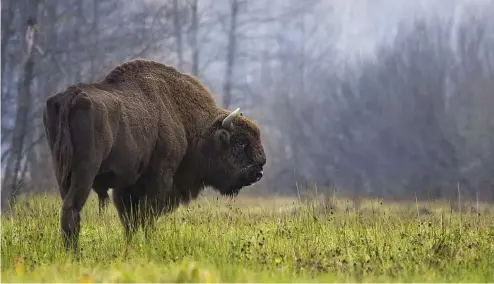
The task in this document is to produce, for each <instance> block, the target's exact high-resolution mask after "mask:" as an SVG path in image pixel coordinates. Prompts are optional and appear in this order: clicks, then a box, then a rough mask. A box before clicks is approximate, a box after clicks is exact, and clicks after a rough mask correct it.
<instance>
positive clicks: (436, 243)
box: [1, 194, 494, 282]
mask: <svg viewBox="0 0 494 284" xmlns="http://www.w3.org/2000/svg"><path fill="white" fill-rule="evenodd" d="M241 195H242V194H241ZM60 206H61V201H60V198H59V197H57V196H54V197H29V198H26V199H24V200H20V201H19V202H18V204H17V207H16V208H15V214H14V216H13V217H11V218H7V217H5V216H2V243H1V244H2V247H1V249H2V252H1V255H2V256H1V261H2V263H1V264H2V268H1V270H2V282H24V281H30V282H33V281H34V282H79V281H93V282H128V281H139V282H190V281H199V282H268V281H269V282H275V281H276V282H299V281H303V282H333V281H339V282H346V281H350V282H360V281H365V282H369V281H372V282H389V281H393V282H493V281H494V214H493V213H491V212H493V209H492V208H491V207H489V206H487V205H481V206H480V209H479V211H478V212H477V210H473V211H475V212H472V210H470V209H469V208H467V209H468V210H467V209H463V210H462V211H463V213H462V214H461V215H460V213H458V212H455V211H453V210H451V206H449V205H448V204H446V203H439V202H437V203H433V202H429V203H423V204H416V203H415V202H411V203H391V202H386V201H384V202H382V201H380V200H366V201H363V202H354V201H352V200H346V199H344V198H341V199H337V200H334V199H331V198H330V199H327V200H326V202H321V201H320V200H319V199H318V201H317V202H315V201H313V202H301V201H297V200H296V199H290V198H252V197H250V198H249V197H242V196H239V197H238V198H237V199H236V200H235V202H232V201H231V200H230V199H227V198H222V197H220V198H219V199H217V197H214V196H208V197H202V198H201V199H200V200H198V201H195V202H192V203H191V204H190V205H189V206H188V207H184V206H182V207H180V209H179V210H177V211H176V212H174V213H172V214H170V215H168V216H165V217H162V218H161V219H160V220H159V222H158V223H157V230H156V231H155V232H154V234H153V235H152V237H151V238H150V239H149V240H146V239H145V238H144V234H143V233H142V231H139V232H138V234H137V235H136V237H135V238H134V240H133V242H132V243H131V244H129V245H126V244H125V242H124V241H123V233H122V227H121V225H120V223H119V221H118V217H117V215H116V211H115V209H114V207H113V205H110V206H109V207H108V210H107V211H106V212H105V214H104V216H102V217H99V216H98V209H97V201H96V198H95V196H94V194H92V195H91V198H90V200H89V201H88V203H87V204H86V206H85V208H84V210H83V213H82V232H81V236H80V246H81V248H82V251H81V252H80V255H78V256H76V255H72V254H68V253H65V252H64V250H63V248H62V242H61V239H60V233H59V232H60V231H59V211H60Z"/></svg>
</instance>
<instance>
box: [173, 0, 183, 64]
mask: <svg viewBox="0 0 494 284" xmlns="http://www.w3.org/2000/svg"><path fill="white" fill-rule="evenodd" d="M173 24H174V27H175V41H176V44H177V57H178V68H179V69H180V70H181V71H183V64H184V62H183V56H182V24H181V22H180V8H179V6H178V0H173Z"/></svg>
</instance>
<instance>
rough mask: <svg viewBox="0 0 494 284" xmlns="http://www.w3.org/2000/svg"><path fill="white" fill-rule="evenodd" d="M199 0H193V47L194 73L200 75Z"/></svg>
mask: <svg viewBox="0 0 494 284" xmlns="http://www.w3.org/2000/svg"><path fill="white" fill-rule="evenodd" d="M197 1H198V0H192V4H191V10H192V11H191V13H192V27H191V33H192V34H191V44H190V45H191V48H192V75H194V76H199V46H198V44H197V34H198V33H199V27H198V26H199V25H198V22H199V19H198V17H199V15H198V12H197Z"/></svg>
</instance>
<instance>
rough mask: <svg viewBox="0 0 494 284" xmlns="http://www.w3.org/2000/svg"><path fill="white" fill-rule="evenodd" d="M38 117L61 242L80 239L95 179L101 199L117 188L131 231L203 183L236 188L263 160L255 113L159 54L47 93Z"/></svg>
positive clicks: (254, 176) (252, 177) (250, 179)
mask: <svg viewBox="0 0 494 284" xmlns="http://www.w3.org/2000/svg"><path fill="white" fill-rule="evenodd" d="M43 123H44V126H45V131H46V137H47V141H48V145H49V148H50V150H51V153H52V158H53V166H54V172H55V175H56V178H57V182H58V184H59V190H60V194H61V197H62V199H63V206H62V210H61V211H62V212H61V229H62V236H63V240H64V244H65V246H66V247H67V248H68V247H70V246H72V245H75V246H77V243H78V236H79V230H80V211H81V209H82V208H83V206H84V204H85V203H86V200H87V198H88V196H89V193H90V191H91V188H94V190H95V191H96V192H97V193H98V195H99V196H100V199H104V197H105V194H107V193H106V192H107V189H108V188H113V194H112V196H113V203H114V205H115V207H116V209H117V211H118V214H119V217H120V221H121V223H122V225H123V226H124V228H125V232H126V236H127V237H131V236H132V234H133V233H134V231H135V229H136V228H138V227H139V225H140V226H142V227H143V228H148V226H149V225H153V220H154V219H155V218H157V217H158V216H159V215H160V214H164V213H166V212H170V211H171V210H174V209H175V208H177V207H178V206H179V204H180V203H184V202H185V203H186V202H189V201H190V200H191V199H195V198H197V196H198V194H199V193H200V192H201V191H202V190H203V188H204V187H206V186H211V187H213V188H215V189H216V190H218V191H219V192H220V193H221V194H222V195H230V196H235V195H237V194H238V192H239V191H240V189H241V188H242V187H244V186H249V185H251V184H253V183H255V182H257V181H259V180H260V179H261V177H262V175H263V166H264V165H265V163H266V156H265V153H264V149H263V146H262V144H261V138H260V131H259V128H258V127H257V125H256V124H255V123H254V122H252V121H251V120H249V119H247V118H245V117H244V116H243V115H242V114H241V113H239V109H236V110H235V111H233V112H229V111H226V110H225V109H222V108H219V107H218V106H217V105H216V103H215V101H214V99H213V97H212V95H211V94H210V92H209V91H208V90H207V89H206V88H205V87H204V86H203V85H202V84H201V83H200V82H199V81H198V80H196V79H195V78H194V77H192V76H190V75H187V74H184V73H181V72H179V71H177V70H176V69H174V68H173V67H170V66H166V65H164V64H161V63H158V62H155V61H148V60H143V59H136V60H131V61H128V62H125V63H123V64H121V65H120V66H117V67H116V68H114V69H113V70H112V71H111V72H110V73H109V74H108V75H107V76H106V77H105V78H104V79H103V80H102V81H100V82H96V83H88V84H83V83H80V84H76V85H73V86H70V87H68V88H67V89H66V90H65V91H63V92H60V93H57V94H55V95H53V96H51V97H50V98H48V100H47V102H46V106H45V108H44V114H43ZM100 201H101V200H100Z"/></svg>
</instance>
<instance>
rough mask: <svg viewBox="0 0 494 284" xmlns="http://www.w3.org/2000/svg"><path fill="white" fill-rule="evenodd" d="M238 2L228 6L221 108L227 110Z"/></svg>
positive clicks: (229, 97)
mask: <svg viewBox="0 0 494 284" xmlns="http://www.w3.org/2000/svg"><path fill="white" fill-rule="evenodd" d="M237 14H238V2H237V0H232V1H231V5H230V28H229V30H228V48H227V57H226V71H225V82H224V84H223V107H224V108H228V107H230V104H231V102H232V78H233V71H234V67H235V51H236V44H237V35H236V32H237Z"/></svg>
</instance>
